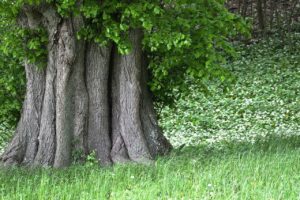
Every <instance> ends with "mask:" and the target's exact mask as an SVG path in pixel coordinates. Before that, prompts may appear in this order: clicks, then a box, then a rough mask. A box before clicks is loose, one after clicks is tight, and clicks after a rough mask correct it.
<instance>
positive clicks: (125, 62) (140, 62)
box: [0, 8, 171, 167]
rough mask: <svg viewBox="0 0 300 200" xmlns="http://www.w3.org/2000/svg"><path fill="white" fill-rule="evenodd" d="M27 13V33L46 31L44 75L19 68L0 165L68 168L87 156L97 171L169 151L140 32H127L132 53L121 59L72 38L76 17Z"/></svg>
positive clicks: (113, 52) (78, 25)
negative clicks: (13, 114)
mask: <svg viewBox="0 0 300 200" xmlns="http://www.w3.org/2000/svg"><path fill="white" fill-rule="evenodd" d="M25 13H26V15H24V16H22V17H23V18H25V21H26V22H27V23H26V25H27V26H28V27H30V28H35V27H37V26H41V25H43V26H44V27H45V28H46V29H47V30H48V34H49V44H48V63H47V67H46V69H44V70H39V69H38V68H37V67H36V66H34V65H33V64H29V63H25V69H26V75H27V93H26V99H25V102H24V105H23V113H22V117H21V119H20V122H19V123H18V127H17V129H16V133H15V136H14V138H13V140H12V141H11V143H10V144H9V145H8V147H7V148H6V151H5V152H4V154H3V155H2V156H1V157H0V162H1V163H2V164H4V165H7V166H9V165H12V164H17V165H20V164H26V165H29V166H32V165H35V166H54V167H66V166H68V165H70V164H71V163H72V161H75V160H78V159H80V160H81V159H82V158H84V157H85V156H86V155H88V154H89V153H92V152H95V153H96V156H97V159H98V160H99V163H100V164H102V165H110V164H112V163H122V162H129V161H133V162H138V163H151V162H152V160H153V159H154V158H155V157H157V156H158V155H164V154H165V153H167V152H168V151H169V150H170V149H171V145H170V143H169V142H168V141H167V139H166V138H165V137H164V136H163V135H162V132H161V130H160V128H159V126H158V124H157V118H156V115H155V110H154V107H153V101H152V96H151V92H150V91H149V90H148V87H147V81H148V78H147V77H148V76H147V73H148V72H147V65H146V62H145V56H144V55H143V51H142V38H143V34H142V31H141V30H137V29H136V30H131V31H130V32H129V38H130V41H131V43H132V47H133V48H132V51H131V53H130V54H128V55H120V54H118V52H117V51H116V50H115V49H116V48H115V47H114V45H113V44H110V45H108V46H106V47H100V46H99V45H96V44H94V43H86V42H84V41H79V40H77V39H76V32H77V31H78V30H80V28H81V27H82V26H83V20H82V19H81V18H80V17H79V16H76V17H70V18H68V19H63V18H61V17H59V16H58V14H57V13H56V12H55V10H54V9H52V8H46V9H45V8H43V9H39V10H35V11H33V9H27V10H25ZM33 13H37V14H38V15H39V18H36V17H32V16H34V15H33ZM37 19H38V20H37ZM23 21H24V19H23Z"/></svg>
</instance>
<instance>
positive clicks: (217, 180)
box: [0, 138, 300, 200]
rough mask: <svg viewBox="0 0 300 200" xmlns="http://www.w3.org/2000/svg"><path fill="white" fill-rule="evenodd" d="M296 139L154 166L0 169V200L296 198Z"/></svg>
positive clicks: (201, 150)
mask: <svg viewBox="0 0 300 200" xmlns="http://www.w3.org/2000/svg"><path fill="white" fill-rule="evenodd" d="M298 147H299V138H298V139H297V138H293V139H292V140H282V139H279V140H278V141H276V140H274V141H273V142H270V143H261V144H257V145H254V146H247V147H246V146H245V145H243V146H241V147H240V148H242V149H244V150H243V151H241V150H240V148H237V149H235V150H233V151H232V152H218V151H211V150H210V149H206V148H205V147H197V148H189V149H184V150H183V151H181V152H179V151H175V152H173V153H172V154H171V155H170V156H169V157H165V158H161V159H159V160H158V161H157V162H156V163H155V164H154V165H151V166H143V165H135V164H130V165H129V164H127V165H118V166H114V167H113V168H99V167H98V166H82V165H81V166H73V167H71V168H68V169H61V170H56V169H37V168H35V169H34V170H31V169H24V168H21V169H20V168H16V169H12V170H0V199H3V200H19V199H38V200H54V199H64V200H74V199H82V200H90V199H111V200H119V199H122V200H123V199H124V200H140V199H143V200H153V199H174V200H175V199H207V200H208V199H214V200H224V199H258V200H260V199H298V197H299V183H300V177H299V175H297V173H295V172H297V171H299V169H300V162H299V161H300V149H299V148H298Z"/></svg>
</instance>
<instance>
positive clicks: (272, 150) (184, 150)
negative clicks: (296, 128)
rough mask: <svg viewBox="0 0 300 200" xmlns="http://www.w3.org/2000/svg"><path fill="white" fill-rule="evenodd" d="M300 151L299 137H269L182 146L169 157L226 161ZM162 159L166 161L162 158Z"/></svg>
mask: <svg viewBox="0 0 300 200" xmlns="http://www.w3.org/2000/svg"><path fill="white" fill-rule="evenodd" d="M293 150H300V136H290V137H280V136H271V137H269V138H267V139H264V140H258V141H257V142H255V143H253V144H252V143H249V142H235V143H233V142H232V143H226V142H224V143H221V144H217V145H212V146H209V145H199V146H184V147H179V148H177V149H174V150H173V151H172V152H171V154H170V156H169V157H171V158H172V157H173V158H175V157H177V159H179V160H180V159H203V160H211V159H218V158H219V159H226V157H228V156H237V157H241V156H244V155H249V154H260V155H263V154H267V155H270V154H278V153H287V152H289V151H293ZM163 159H168V157H167V158H163Z"/></svg>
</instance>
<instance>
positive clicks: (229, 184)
mask: <svg viewBox="0 0 300 200" xmlns="http://www.w3.org/2000/svg"><path fill="white" fill-rule="evenodd" d="M293 37H294V38H293ZM297 38H298V39H297ZM299 38H300V35H299V34H295V35H293V36H292V37H291V40H290V42H289V44H288V45H282V43H281V42H280V41H276V40H266V41H264V42H260V43H258V44H254V45H248V46H241V47H239V48H238V55H239V58H238V59H237V60H236V61H233V62H230V63H229V64H228V65H227V66H226V67H228V68H230V69H231V70H232V71H233V74H234V75H235V76H236V77H237V81H236V83H235V84H234V85H232V86H231V87H230V88H229V90H228V92H222V91H223V90H224V85H223V84H221V83H219V82H210V84H209V85H210V88H209V89H210V91H211V94H209V95H204V94H203V93H201V92H200V89H199V90H197V88H192V90H191V92H190V93H189V94H187V95H183V96H182V97H180V98H179V99H178V100H176V102H175V106H174V107H165V108H163V110H162V111H161V120H160V123H161V126H162V127H163V129H164V131H165V132H166V134H167V136H168V138H169V139H170V140H171V142H172V143H173V145H174V146H175V147H176V149H175V150H174V151H173V152H172V153H171V154H170V155H169V156H166V157H164V158H159V159H158V160H157V162H156V163H155V164H154V165H151V166H142V165H134V164H129V165H118V166H114V167H113V168H99V167H98V166H97V165H96V164H95V162H94V158H93V157H92V156H89V157H88V161H87V163H86V164H85V165H83V166H79V165H74V166H72V167H71V168H69V169H64V170H55V169H24V168H22V169H20V168H15V169H5V170H0V199H7V200H13V199H29V200H34V199H37V200H42V199H47V200H48V199H49V200H51V199H66V200H67V199H70V200H76V199H83V200H86V199H91V200H92V199H101V200H102V199H117V200H119V199H121V200H123V199H124V200H126V199H128V200H134V199H138V200H140V199H142V200H144V199H145V200H147V199H149V200H153V199H214V200H215V199H220V200H225V199H229V200H232V199H241V200H244V199H254V200H260V199H300V190H299V188H300V173H299V171H300V95H299V93H300V81H299V80H300V49H299V48H300V40H299Z"/></svg>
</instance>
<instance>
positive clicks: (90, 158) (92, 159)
mask: <svg viewBox="0 0 300 200" xmlns="http://www.w3.org/2000/svg"><path fill="white" fill-rule="evenodd" d="M98 163H99V162H98V160H97V157H96V152H95V151H92V152H91V153H90V154H89V155H87V157H86V166H89V167H92V166H95V165H98Z"/></svg>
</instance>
